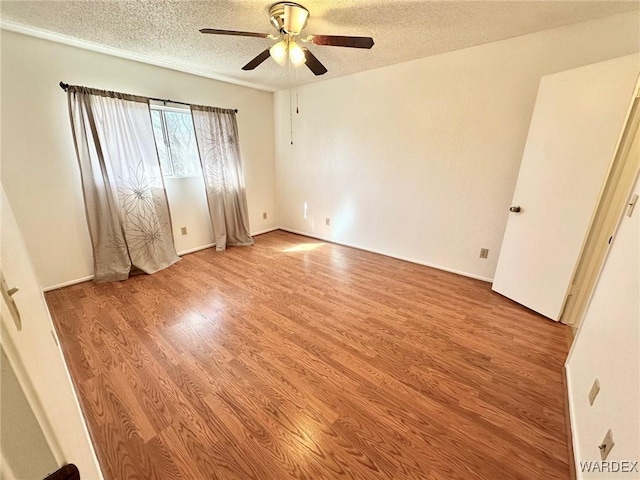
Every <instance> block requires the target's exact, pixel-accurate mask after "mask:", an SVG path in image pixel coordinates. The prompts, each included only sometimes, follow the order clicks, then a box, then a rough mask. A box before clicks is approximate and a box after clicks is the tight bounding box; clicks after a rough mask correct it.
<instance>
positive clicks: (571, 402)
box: [563, 342, 582, 480]
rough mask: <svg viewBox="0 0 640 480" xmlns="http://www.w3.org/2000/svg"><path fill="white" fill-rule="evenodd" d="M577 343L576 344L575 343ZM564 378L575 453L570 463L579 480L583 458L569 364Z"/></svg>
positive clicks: (565, 369) (566, 366) (572, 444)
mask: <svg viewBox="0 0 640 480" xmlns="http://www.w3.org/2000/svg"><path fill="white" fill-rule="evenodd" d="M574 343H575V342H574ZM563 373H564V378H565V385H566V387H567V391H566V395H567V403H568V407H569V408H568V410H569V429H570V430H571V446H572V447H573V448H572V453H573V458H570V459H569V461H573V470H574V471H575V475H576V477H575V478H577V479H578V480H579V479H581V478H582V475H581V472H580V470H579V468H578V465H577V462H576V460H577V459H579V458H581V457H580V451H579V449H578V439H577V434H576V433H577V432H576V429H575V423H574V419H575V418H576V417H575V415H576V414H575V409H574V405H575V403H574V400H573V390H572V389H571V369H570V367H569V364H568V363H565V365H564V372H563Z"/></svg>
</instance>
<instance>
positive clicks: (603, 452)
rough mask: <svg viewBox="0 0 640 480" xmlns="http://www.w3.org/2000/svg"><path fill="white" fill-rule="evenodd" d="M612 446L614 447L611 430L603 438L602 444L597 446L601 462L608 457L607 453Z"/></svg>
mask: <svg viewBox="0 0 640 480" xmlns="http://www.w3.org/2000/svg"><path fill="white" fill-rule="evenodd" d="M614 445H615V442H614V441H613V432H612V431H611V429H609V431H608V432H607V434H606V435H605V436H604V439H603V440H602V443H601V444H600V445H598V448H599V449H600V459H601V460H606V459H607V457H608V456H609V452H610V451H611V449H612V448H613V446H614Z"/></svg>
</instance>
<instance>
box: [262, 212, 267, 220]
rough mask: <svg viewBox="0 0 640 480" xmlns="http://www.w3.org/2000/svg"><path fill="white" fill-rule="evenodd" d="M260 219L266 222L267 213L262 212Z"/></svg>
mask: <svg viewBox="0 0 640 480" xmlns="http://www.w3.org/2000/svg"><path fill="white" fill-rule="evenodd" d="M262 219H263V220H266V219H267V212H262Z"/></svg>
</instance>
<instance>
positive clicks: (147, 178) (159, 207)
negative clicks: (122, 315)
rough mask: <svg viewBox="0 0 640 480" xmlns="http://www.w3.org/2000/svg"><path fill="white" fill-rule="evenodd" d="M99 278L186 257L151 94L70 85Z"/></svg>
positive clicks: (114, 277)
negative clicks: (174, 226) (177, 242)
mask: <svg viewBox="0 0 640 480" xmlns="http://www.w3.org/2000/svg"><path fill="white" fill-rule="evenodd" d="M67 98H68V102H69V114H70V117H71V128H72V132H73V139H74V142H75V147H76V155H77V157H78V163H79V165H80V173H81V177H82V188H83V193H84V199H85V208H86V215H87V223H88V225H89V233H90V236H91V241H92V245H93V255H94V280H95V281H114V280H124V279H126V278H127V277H128V276H129V273H130V272H136V271H137V270H139V271H142V272H145V273H153V272H156V271H158V270H161V269H163V268H166V267H168V266H169V265H172V264H173V263H175V262H177V261H178V260H179V257H178V256H177V254H176V250H175V247H174V245H173V236H172V234H171V218H170V216H169V209H168V204H167V197H166V193H165V190H164V184H163V180H162V173H161V171H160V163H159V161H158V154H157V151H156V146H155V141H154V137H153V127H152V124H151V113H150V110H149V101H148V99H147V98H144V97H136V96H132V95H125V94H119V93H115V92H105V91H102V90H96V89H89V88H85V87H76V86H70V87H69V88H68V90H67Z"/></svg>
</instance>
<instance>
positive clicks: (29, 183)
mask: <svg viewBox="0 0 640 480" xmlns="http://www.w3.org/2000/svg"><path fill="white" fill-rule="evenodd" d="M1 35H2V37H1V40H2V56H1V61H2V64H1V70H2V102H1V103H2V110H1V113H2V120H3V123H2V151H1V152H2V183H3V185H4V188H5V191H6V193H7V196H8V197H9V200H10V201H11V204H12V206H13V209H14V213H15V216H16V218H17V220H18V224H19V226H20V229H21V231H22V234H23V236H24V238H25V241H26V243H27V247H28V249H29V254H30V256H31V258H32V261H33V263H34V266H35V269H36V272H37V274H38V277H39V280H40V283H41V284H42V285H43V286H44V287H48V286H52V285H57V284H61V283H63V282H67V281H72V280H75V279H78V278H83V277H86V276H89V275H91V274H92V273H93V272H92V270H93V266H92V259H91V258H92V256H91V244H90V241H89V236H88V233H87V227H86V221H85V215H84V207H83V200H82V191H81V187H80V178H79V172H78V167H77V161H76V158H75V152H74V148H73V142H72V138H71V132H70V127H69V118H68V112H67V99H66V94H65V93H64V92H63V91H62V90H61V89H60V87H59V86H58V82H60V81H64V82H66V83H70V84H79V85H86V86H91V87H96V88H104V89H108V90H116V91H121V92H127V93H133V94H139V95H146V96H151V97H158V98H170V99H172V100H179V101H185V102H190V103H195V104H203V105H212V106H218V107H224V108H237V109H238V110H239V113H238V128H239V133H240V146H241V153H242V158H243V162H244V171H245V180H246V187H247V202H248V205H249V221H250V226H251V230H252V231H253V232H256V231H262V230H266V229H269V228H274V227H276V226H277V212H276V193H275V168H274V145H273V143H274V132H273V97H272V94H271V93H268V92H263V91H259V90H255V89H251V88H246V87H240V86H236V85H231V84H227V83H223V82H218V81H215V80H210V79H206V78H202V77H197V76H194V75H189V74H185V73H180V72H176V71H173V70H166V69H163V68H159V67H154V66H151V65H146V64H141V63H137V62H133V61H130V60H124V59H120V58H115V57H111V56H108V55H103V54H99V53H94V52H90V51H86V50H82V49H78V48H74V47H69V46H66V45H61V44H58V43H53V42H49V41H46V40H41V39H36V38H32V37H27V36H24V35H20V34H17V33H12V32H7V31H4V30H3V31H2V33H1ZM168 183H171V185H170V186H169V185H168V189H170V190H171V193H177V192H179V191H181V190H182V191H187V192H189V191H190V190H189V188H190V186H189V185H188V183H189V182H188V181H182V180H175V181H173V180H172V181H170V182H168ZM171 193H170V194H171ZM174 197H175V195H174ZM172 206H173V207H174V210H175V211H174V212H172V219H173V226H174V230H176V229H179V227H180V226H187V228H188V231H189V235H188V236H187V237H182V236H180V235H179V232H178V237H177V245H176V247H177V249H178V251H183V250H189V249H193V248H196V247H199V246H202V245H206V244H207V243H211V241H210V238H211V237H210V236H209V237H208V236H207V235H208V232H209V231H210V229H211V227H210V224H208V223H207V224H203V223H202V215H198V214H197V211H194V210H193V208H194V207H193V206H192V202H191V200H190V199H186V201H184V202H183V203H182V204H177V203H176V201H175V198H174V202H173V203H172ZM198 208H199V207H196V208H195V210H198ZM204 208H205V209H206V205H204ZM200 210H201V209H200ZM265 211H266V212H268V214H269V216H268V219H267V220H263V219H262V212H265ZM202 242H205V243H202Z"/></svg>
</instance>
